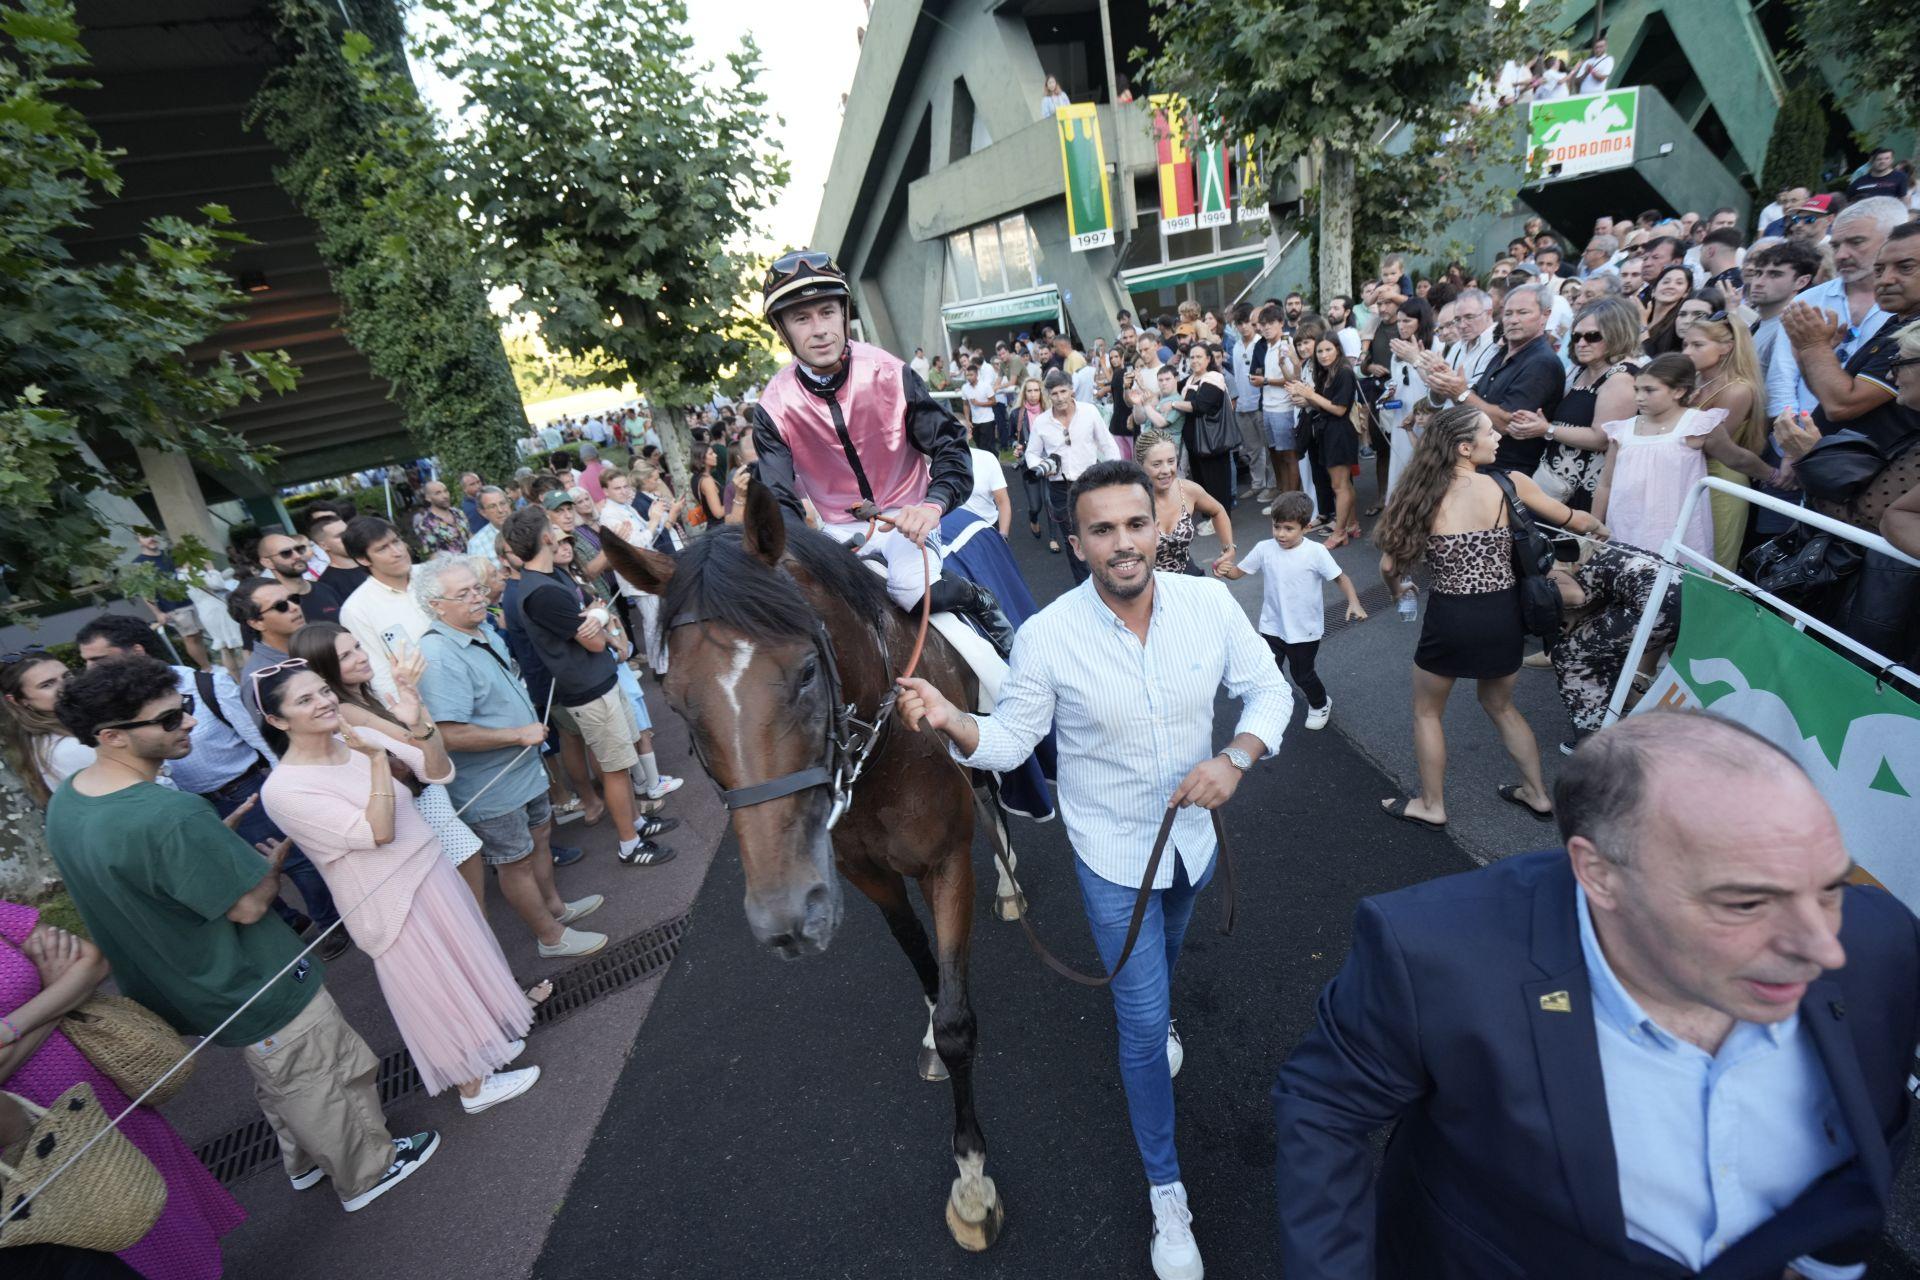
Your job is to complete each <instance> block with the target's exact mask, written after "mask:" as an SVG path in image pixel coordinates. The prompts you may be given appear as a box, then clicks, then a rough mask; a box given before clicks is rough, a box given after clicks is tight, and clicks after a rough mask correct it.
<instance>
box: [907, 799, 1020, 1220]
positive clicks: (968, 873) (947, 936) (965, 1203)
mask: <svg viewBox="0 0 1920 1280" xmlns="http://www.w3.org/2000/svg"><path fill="white" fill-rule="evenodd" d="M972 843H973V841H972V834H971V833H970V832H969V833H965V839H964V840H963V841H962V842H960V843H957V844H955V845H953V846H951V847H949V849H948V850H947V854H946V856H945V857H944V858H943V859H942V860H941V861H940V862H939V864H938V865H937V866H935V868H934V869H933V870H932V871H930V872H929V873H928V874H927V875H925V876H923V877H921V880H920V891H921V893H922V894H923V895H925V897H926V899H927V905H928V906H929V907H930V908H932V910H933V931H934V937H935V939H936V945H937V948H938V953H939V961H940V997H939V999H938V1001H937V1002H936V1003H935V1004H934V1008H933V1042H934V1045H935V1046H936V1047H937V1048H938V1049H939V1051H940V1058H941V1061H943V1062H945V1063H946V1064H947V1072H948V1074H949V1075H950V1076H951V1077H952V1081H953V1160H954V1164H955V1165H957V1166H958V1167H959V1171H960V1176H959V1177H957V1178H955V1179H954V1180H953V1189H952V1191H951V1192H949V1193H948V1196H947V1229H948V1230H949V1231H951V1232H953V1238H954V1240H955V1241H957V1242H958V1243H959V1245H960V1247H961V1248H963V1249H968V1250H973V1251H976V1252H977V1251H979V1250H981V1249H985V1248H986V1247H987V1246H989V1245H991V1244H992V1243H993V1242H994V1240H995V1239H997V1238H998V1237H999V1235H1000V1226H1001V1223H1002V1222H1003V1221H1004V1220H1005V1217H1006V1210H1005V1209H1004V1207H1003V1206H1002V1205H1001V1203H1000V1194H999V1191H998V1189H997V1188H995V1186H994V1185H993V1179H992V1178H989V1177H988V1176H987V1172H986V1170H987V1140H986V1137H985V1136H984V1135H983V1134H982V1133H981V1132H980V1121H979V1120H978V1118H976V1117H975V1115H974V1113H973V1050H974V1042H975V1031H976V1028H975V1024H974V1018H973V1005H972V1002H971V1001H970V1000H969V998H968V996H967V952H968V947H969V945H970V943H971V941H972V932H973V850H972V847H971V846H972Z"/></svg>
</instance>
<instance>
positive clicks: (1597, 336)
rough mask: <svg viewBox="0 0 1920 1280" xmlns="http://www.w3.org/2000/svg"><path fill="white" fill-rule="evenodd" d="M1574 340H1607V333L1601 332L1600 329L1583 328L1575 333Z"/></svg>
mask: <svg viewBox="0 0 1920 1280" xmlns="http://www.w3.org/2000/svg"><path fill="white" fill-rule="evenodd" d="M1573 340H1574V341H1575V342H1605V341H1606V340H1607V335H1606V334H1604V333H1601V332H1600V331H1599V330H1598V329H1582V330H1581V331H1580V332H1578V333H1576V334H1574V335H1573Z"/></svg>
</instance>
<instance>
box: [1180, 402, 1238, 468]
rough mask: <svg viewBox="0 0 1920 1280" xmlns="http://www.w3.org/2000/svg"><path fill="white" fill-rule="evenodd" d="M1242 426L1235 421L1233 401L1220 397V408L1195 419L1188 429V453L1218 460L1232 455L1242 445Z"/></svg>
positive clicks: (1197, 456)
mask: <svg viewBox="0 0 1920 1280" xmlns="http://www.w3.org/2000/svg"><path fill="white" fill-rule="evenodd" d="M1240 441H1241V436H1240V425H1239V423H1237V422H1235V421H1234V417H1233V400H1232V398H1231V397H1228V396H1224V395H1223V396H1221V397H1220V408H1219V409H1218V410H1217V411H1216V412H1214V413H1210V414H1208V415H1206V416H1205V417H1195V418H1194V419H1193V420H1192V423H1191V425H1189V426H1188V427H1187V452H1188V453H1190V454H1192V455H1193V456H1194V457H1196V458H1217V457H1219V456H1220V455H1221V454H1224V453H1232V452H1233V451H1234V449H1236V448H1238V447H1239V445H1240Z"/></svg>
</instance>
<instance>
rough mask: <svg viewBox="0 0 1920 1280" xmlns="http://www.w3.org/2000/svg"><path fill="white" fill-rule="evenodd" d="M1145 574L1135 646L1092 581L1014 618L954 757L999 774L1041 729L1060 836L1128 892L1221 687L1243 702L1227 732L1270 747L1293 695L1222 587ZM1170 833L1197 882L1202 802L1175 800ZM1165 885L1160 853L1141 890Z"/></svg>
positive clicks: (1203, 846)
mask: <svg viewBox="0 0 1920 1280" xmlns="http://www.w3.org/2000/svg"><path fill="white" fill-rule="evenodd" d="M1153 583H1154V586H1153V613H1152V617H1151V619H1150V620H1149V622H1148V624H1147V639H1146V643H1144V644H1142V643H1141V642H1140V640H1139V639H1137V638H1136V637H1135V636H1134V634H1133V632H1131V631H1129V630H1128V629H1127V624H1126V623H1124V622H1122V621H1121V620H1120V619H1119V617H1118V616H1117V615H1116V614H1115V613H1114V612H1113V610H1111V609H1109V608H1108V607H1107V605H1106V602H1105V601H1103V600H1102V599H1101V598H1100V595H1099V592H1098V591H1097V590H1096V589H1095V587H1094V584H1093V582H1092V581H1091V580H1088V581H1086V582H1083V583H1081V584H1080V585H1079V586H1078V587H1075V588H1074V589H1073V590H1072V591H1069V592H1067V594H1065V595H1063V596H1060V597H1059V598H1058V599H1056V600H1054V602H1053V603H1052V604H1049V605H1048V606H1047V607H1046V608H1044V609H1042V610H1041V611H1040V612H1039V613H1037V614H1035V615H1034V616H1033V617H1031V618H1029V619H1027V621H1026V622H1025V623H1023V624H1022V625H1021V627H1020V630H1019V631H1018V632H1017V633H1016V634H1015V636H1014V640H1013V657H1012V660H1011V662H1010V664H1009V666H1010V669H1009V671H1008V673H1007V678H1006V681H1005V682H1004V683H1003V684H1002V685H1001V686H1000V697H999V701H998V702H997V703H996V704H995V706H994V709H993V714H992V715H985V716H981V717H980V743H979V746H978V748H977V749H976V750H975V751H974V753H973V754H972V755H970V756H961V757H959V758H960V761H961V763H962V764H965V765H969V766H972V767H976V768H982V769H992V770H995V771H998V772H1005V771H1007V770H1009V769H1013V768H1016V767H1017V766H1018V765H1020V763H1021V762H1022V761H1024V760H1025V759H1026V758H1027V757H1028V756H1029V755H1031V754H1033V748H1034V746H1035V744H1037V743H1038V742H1039V741H1040V739H1041V738H1042V737H1043V736H1044V735H1045V734H1046V732H1047V727H1048V726H1049V725H1051V726H1053V728H1054V729H1055V730H1056V733H1057V736H1056V743H1057V745H1058V748H1059V774H1058V791H1059V798H1060V814H1061V817H1062V819H1063V820H1064V821H1065V822H1066V824H1067V837H1068V839H1070V840H1071V841H1072V842H1073V849H1074V852H1075V853H1076V854H1078V855H1079V857H1080V860H1081V861H1082V862H1085V863H1086V864H1087V866H1088V868H1090V869H1091V870H1092V871H1093V872H1094V873H1095V874H1096V875H1098V876H1099V877H1100V878H1101V879H1103V880H1110V881H1112V882H1113V883H1115V884H1120V885H1125V886H1126V887H1127V888H1129V889H1132V888H1137V887H1138V886H1139V884H1140V879H1141V877H1142V876H1144V875H1145V874H1146V869H1147V857H1148V855H1149V854H1150V853H1152V851H1153V838H1154V836H1155V835H1156V834H1158V833H1159V830H1160V819H1161V817H1162V816H1163V815H1164V814H1165V813H1166V811H1167V800H1168V798H1169V797H1171V796H1172V795H1173V792H1174V789H1175V788H1176V787H1178V786H1179V785H1180V782H1181V780H1182V779H1183V778H1185V777H1186V776H1187V774H1188V773H1189V772H1190V771H1191V770H1192V769H1193V766H1195V765H1196V764H1199V763H1200V762H1201V761H1203V760H1205V759H1207V758H1208V757H1209V756H1212V755H1213V754H1215V751H1216V747H1215V746H1214V742H1213V703H1214V697H1215V695H1216V694H1217V693H1218V692H1219V690H1220V686H1221V685H1222V684H1225V685H1226V688H1227V692H1228V693H1230V694H1232V695H1233V696H1234V697H1235V698H1238V699H1239V700H1240V702H1241V704H1242V707H1241V712H1240V723H1239V725H1238V726H1237V727H1236V729H1235V732H1236V733H1250V734H1252V735H1253V736H1254V737H1256V738H1258V739H1260V741H1261V742H1264V743H1265V744H1266V745H1267V751H1266V754H1267V755H1269V756H1271V755H1272V754H1273V753H1274V752H1275V751H1276V750H1278V749H1279V746H1280V735H1281V734H1282V733H1284V732H1285V731H1286V727H1287V721H1288V719H1289V718H1290V717H1291V716H1292V714H1293V693H1292V691H1291V690H1290V689H1289V688H1288V687H1287V682H1286V680H1285V679H1284V678H1283V677H1282V676H1281V675H1280V671H1279V669H1278V668H1277V667H1275V666H1274V662H1273V655H1272V653H1271V652H1270V651H1269V650H1268V649H1267V646H1266V645H1265V643H1263V642H1262V641H1261V639H1260V636H1259V634H1258V633H1257V632H1255V631H1254V629H1253V624H1252V623H1250V622H1248V621H1247V615H1246V611H1245V610H1244V609H1242V608H1241V607H1240V605H1239V603H1238V602H1237V601H1235V600H1234V598H1233V597H1232V596H1231V595H1230V594H1228V592H1227V588H1226V584H1225V583H1222V582H1217V581H1215V580H1213V579H1211V578H1194V577H1189V576H1187V575H1186V574H1180V573H1156V574H1154V575H1153ZM958 754H959V753H958V752H957V751H956V752H955V755H956V756H958ZM1172 843H1173V845H1174V848H1175V850H1176V851H1177V854H1178V856H1179V858H1180V861H1181V862H1182V863H1183V864H1185V866H1186V869H1187V880H1188V882H1189V883H1191V884H1199V883H1200V877H1201V876H1202V875H1204V874H1205V873H1206V869H1207V868H1208V867H1209V866H1210V865H1212V862H1213V850H1214V839H1213V823H1212V819H1211V818H1210V817H1209V816H1208V812H1207V810H1205V809H1202V808H1199V807H1197V806H1188V807H1187V808H1184V809H1182V810H1181V811H1180V815H1179V817H1178V818H1176V819H1175V820H1174V824H1173V839H1172ZM1172 885H1173V859H1172V858H1165V859H1162V860H1161V863H1160V869H1159V872H1158V873H1157V874H1156V875H1155V877H1154V887H1155V888H1159V889H1166V888H1170V887H1171V886H1172Z"/></svg>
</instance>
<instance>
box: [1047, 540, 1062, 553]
mask: <svg viewBox="0 0 1920 1280" xmlns="http://www.w3.org/2000/svg"><path fill="white" fill-rule="evenodd" d="M1047 550H1049V551H1051V552H1053V554H1055V555H1059V554H1060V544H1059V543H1058V542H1054V541H1051V540H1050V541H1048V543H1047Z"/></svg>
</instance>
